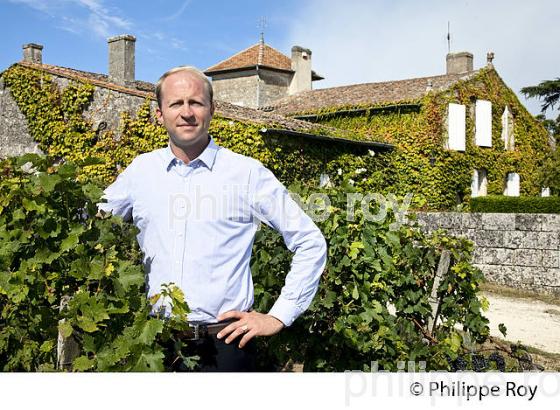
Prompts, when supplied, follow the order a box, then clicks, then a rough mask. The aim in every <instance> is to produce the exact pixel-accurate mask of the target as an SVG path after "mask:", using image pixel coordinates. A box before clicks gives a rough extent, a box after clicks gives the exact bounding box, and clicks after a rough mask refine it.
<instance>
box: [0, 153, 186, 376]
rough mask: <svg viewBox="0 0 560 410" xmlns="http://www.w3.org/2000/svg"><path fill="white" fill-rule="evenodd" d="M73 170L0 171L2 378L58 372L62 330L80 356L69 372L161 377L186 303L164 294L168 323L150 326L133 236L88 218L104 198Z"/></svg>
mask: <svg viewBox="0 0 560 410" xmlns="http://www.w3.org/2000/svg"><path fill="white" fill-rule="evenodd" d="M84 165H85V164H84ZM79 171H80V170H79V168H78V167H77V166H75V165H74V164H72V163H70V162H65V163H55V162H54V161H53V160H52V159H51V158H48V157H41V156H37V155H33V154H28V155H25V156H23V157H20V158H13V159H10V160H6V161H3V162H1V163H0V174H1V180H0V366H1V369H2V370H3V371H22V370H25V371H36V370H39V371H48V370H55V368H56V357H57V354H56V349H57V337H58V333H59V331H60V332H61V334H62V335H63V336H64V337H66V338H70V337H71V338H73V339H74V340H76V341H77V342H78V344H79V346H80V347H81V349H82V352H81V356H80V357H78V358H77V359H76V360H75V361H74V363H73V365H72V369H73V370H75V371H83V370H98V371H128V370H132V371H161V370H164V364H163V363H164V362H163V358H164V353H163V348H162V345H161V343H164V342H165V341H166V340H169V338H170V337H171V332H172V330H173V329H176V328H181V326H180V323H183V326H184V317H185V314H186V312H187V311H188V308H187V307H186V305H185V304H184V299H183V295H182V294H180V291H179V293H178V289H175V288H174V287H171V288H165V289H163V290H162V293H161V294H160V297H167V298H169V299H168V300H170V301H171V304H172V305H173V306H174V308H173V316H172V318H171V319H169V320H167V319H166V320H164V319H163V318H160V317H149V313H150V310H151V306H150V304H149V303H148V301H147V298H146V294H145V291H144V272H143V268H142V263H141V256H142V255H141V253H140V251H139V249H138V246H137V245H136V239H135V235H136V233H137V231H136V229H135V228H134V227H133V226H132V225H130V224H126V223H123V221H122V219H120V218H118V217H113V216H111V215H105V216H98V217H96V216H95V215H96V214H97V212H98V211H97V206H96V204H97V203H98V202H100V198H101V195H102V190H101V188H100V187H99V186H98V185H96V184H94V183H92V182H80V181H79V180H78V176H79ZM63 301H64V302H63ZM155 302H157V298H154V299H152V303H155ZM175 317H177V318H178V319H175ZM179 319H182V320H179Z"/></svg>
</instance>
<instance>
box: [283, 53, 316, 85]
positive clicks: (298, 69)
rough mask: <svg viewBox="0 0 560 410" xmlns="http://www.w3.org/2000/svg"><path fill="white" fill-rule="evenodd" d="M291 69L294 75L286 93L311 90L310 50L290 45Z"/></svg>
mask: <svg viewBox="0 0 560 410" xmlns="http://www.w3.org/2000/svg"><path fill="white" fill-rule="evenodd" d="M292 70H293V71H294V76H293V77H292V81H291V83H290V87H289V88H288V94H289V95H293V94H297V93H300V92H302V91H308V90H311V50H309V49H307V48H303V47H300V46H293V47H292Z"/></svg>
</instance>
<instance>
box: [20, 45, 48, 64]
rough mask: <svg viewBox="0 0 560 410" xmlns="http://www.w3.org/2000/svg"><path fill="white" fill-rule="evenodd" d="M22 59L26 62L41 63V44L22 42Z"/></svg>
mask: <svg viewBox="0 0 560 410" xmlns="http://www.w3.org/2000/svg"><path fill="white" fill-rule="evenodd" d="M23 61H25V62H26V63H35V64H43V46H42V45H40V44H35V43H29V44H24V45H23Z"/></svg>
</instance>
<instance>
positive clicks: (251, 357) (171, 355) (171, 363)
mask: <svg viewBox="0 0 560 410" xmlns="http://www.w3.org/2000/svg"><path fill="white" fill-rule="evenodd" d="M240 340H241V336H240V337H238V338H237V339H236V340H234V341H232V342H231V343H230V344H226V343H225V342H224V340H223V339H222V340H219V339H218V338H216V336H206V337H204V338H202V339H200V340H193V341H182V342H181V344H182V348H181V354H182V355H183V356H185V357H188V356H198V357H199V360H198V363H197V366H196V367H195V369H190V368H189V367H188V366H187V365H186V364H185V363H184V362H183V360H182V359H181V357H180V356H179V354H178V351H177V349H178V347H179V346H178V344H176V343H173V345H172V346H171V345H170V346H168V349H167V350H168V352H167V353H168V355H167V357H166V361H167V368H168V369H170V370H171V371H175V372H186V371H198V372H254V371H256V353H257V349H256V342H255V339H251V340H250V341H249V343H247V344H246V345H245V346H244V347H243V349H240V348H239V341H240Z"/></svg>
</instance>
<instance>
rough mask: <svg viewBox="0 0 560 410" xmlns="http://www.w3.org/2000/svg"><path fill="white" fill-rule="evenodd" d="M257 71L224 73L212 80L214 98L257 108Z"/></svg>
mask: <svg viewBox="0 0 560 410" xmlns="http://www.w3.org/2000/svg"><path fill="white" fill-rule="evenodd" d="M256 74H257V73H256V71H255V70H252V71H251V72H247V71H240V72H235V73H224V74H220V75H216V76H214V77H213V78H212V87H213V88H214V98H215V99H216V100H221V101H227V102H229V103H232V104H236V105H241V106H242V107H249V108H257V75H256Z"/></svg>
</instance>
